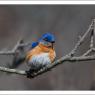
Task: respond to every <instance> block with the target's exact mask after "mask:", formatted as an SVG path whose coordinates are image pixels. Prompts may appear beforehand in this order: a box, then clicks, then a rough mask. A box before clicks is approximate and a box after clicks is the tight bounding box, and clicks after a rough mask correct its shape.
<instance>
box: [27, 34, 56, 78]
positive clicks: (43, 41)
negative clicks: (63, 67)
mask: <svg viewBox="0 0 95 95" xmlns="http://www.w3.org/2000/svg"><path fill="white" fill-rule="evenodd" d="M54 43H55V37H54V35H53V34H51V33H45V34H44V35H42V37H41V38H40V39H39V40H38V41H37V42H34V43H33V44H32V45H33V46H34V47H33V48H32V49H31V50H29V52H28V53H27V55H26V62H27V63H28V65H30V69H29V70H28V71H26V73H27V77H28V78H31V77H32V73H33V72H37V71H39V70H40V69H41V68H43V67H45V66H47V65H48V64H51V63H52V62H53V61H54V59H55V57H56V53H55V50H54Z"/></svg>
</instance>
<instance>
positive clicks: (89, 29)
mask: <svg viewBox="0 0 95 95" xmlns="http://www.w3.org/2000/svg"><path fill="white" fill-rule="evenodd" d="M92 26H93V21H92V23H91V24H90V26H89V28H88V30H87V31H86V32H85V33H84V35H83V36H82V37H81V39H79V41H78V42H77V43H76V45H75V47H74V49H73V50H72V51H71V52H70V54H69V55H70V56H74V54H75V52H76V50H77V49H78V47H79V46H80V45H81V44H82V42H83V41H84V39H85V37H86V36H87V34H88V33H89V32H90V31H91V30H92V29H93V28H92Z"/></svg>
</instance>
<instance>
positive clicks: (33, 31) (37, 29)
mask: <svg viewBox="0 0 95 95" xmlns="http://www.w3.org/2000/svg"><path fill="white" fill-rule="evenodd" d="M94 17H95V5H0V49H1V50H2V48H3V49H4V48H7V49H12V47H13V46H14V45H15V44H16V42H17V41H18V39H20V38H24V40H25V42H27V41H31V42H32V41H35V40H37V39H38V38H39V37H40V36H41V35H42V34H43V33H46V32H51V33H53V34H54V35H55V37H56V44H55V49H56V53H57V58H56V59H58V58H60V57H62V56H64V55H65V54H67V53H69V52H70V51H71V50H72V49H73V47H74V45H75V43H76V42H77V40H78V36H79V35H83V33H85V32H86V30H87V29H88V26H89V24H90V23H91V19H92V18H94ZM85 41H86V42H85V43H84V45H83V46H82V47H81V48H80V49H79V51H78V54H79V55H81V54H82V53H83V52H85V51H86V50H87V49H88V46H89V42H88V41H89V39H86V40H85ZM11 61H12V57H11V56H2V55H0V65H1V66H6V64H8V63H11ZM26 68H27V66H26V64H25V63H23V64H22V65H21V66H20V67H19V68H18V69H25V70H26ZM94 85H95V63H94V61H89V62H75V63H69V62H66V63H64V64H63V65H60V66H57V67H56V68H54V69H52V71H50V72H47V73H45V74H43V75H41V76H38V77H36V78H34V79H31V80H30V79H27V78H26V77H23V76H20V75H15V74H12V75H10V74H6V73H3V72H0V90H94V89H95V86H94Z"/></svg>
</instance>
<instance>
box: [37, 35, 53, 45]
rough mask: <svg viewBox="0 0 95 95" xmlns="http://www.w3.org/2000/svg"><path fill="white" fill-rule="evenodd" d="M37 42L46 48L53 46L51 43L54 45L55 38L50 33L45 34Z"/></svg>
mask: <svg viewBox="0 0 95 95" xmlns="http://www.w3.org/2000/svg"><path fill="white" fill-rule="evenodd" d="M38 42H41V43H42V44H44V45H46V46H53V43H55V37H54V35H53V34H51V33H45V34H43V35H42V37H41V38H40V39H39V40H38Z"/></svg>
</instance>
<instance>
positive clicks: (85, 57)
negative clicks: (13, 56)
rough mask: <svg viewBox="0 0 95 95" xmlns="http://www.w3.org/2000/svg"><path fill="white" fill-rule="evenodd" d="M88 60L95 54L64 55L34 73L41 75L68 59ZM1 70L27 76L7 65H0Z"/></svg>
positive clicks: (68, 60)
mask: <svg viewBox="0 0 95 95" xmlns="http://www.w3.org/2000/svg"><path fill="white" fill-rule="evenodd" d="M88 60H95V56H81V57H69V56H64V57H62V58H60V59H59V60H57V61H55V62H54V63H52V64H50V65H47V67H44V68H42V69H41V70H40V71H38V72H37V73H33V77H36V76H38V75H41V74H43V73H45V72H47V71H50V69H52V68H54V67H56V66H57V65H59V64H63V63H64V62H66V61H67V62H76V61H77V62H79V61H88ZM0 71H3V72H9V73H15V74H19V75H25V76H26V72H25V71H23V70H16V69H9V68H5V67H0Z"/></svg>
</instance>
